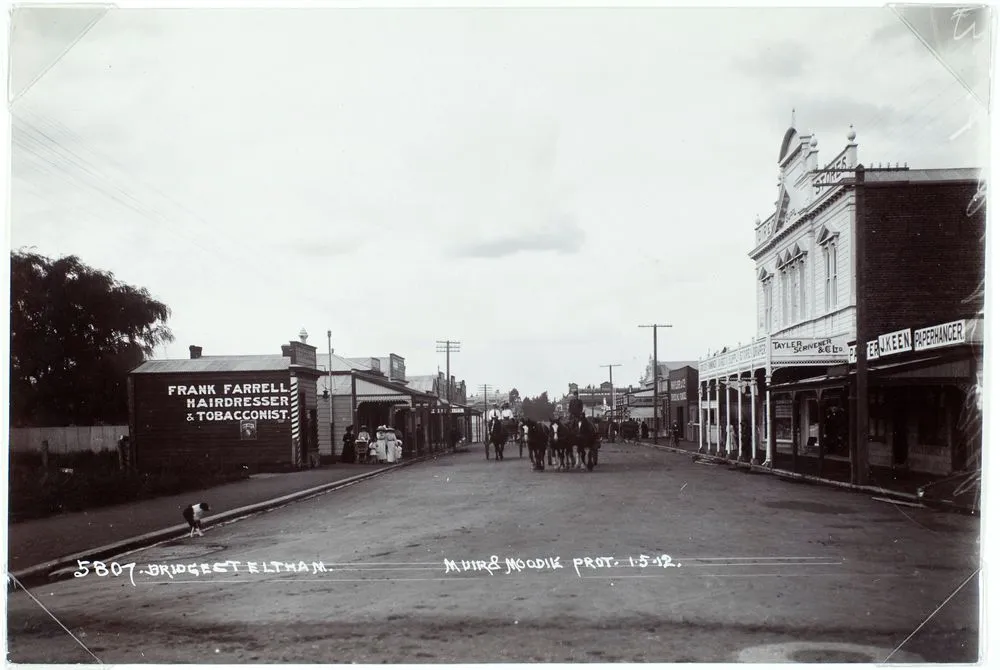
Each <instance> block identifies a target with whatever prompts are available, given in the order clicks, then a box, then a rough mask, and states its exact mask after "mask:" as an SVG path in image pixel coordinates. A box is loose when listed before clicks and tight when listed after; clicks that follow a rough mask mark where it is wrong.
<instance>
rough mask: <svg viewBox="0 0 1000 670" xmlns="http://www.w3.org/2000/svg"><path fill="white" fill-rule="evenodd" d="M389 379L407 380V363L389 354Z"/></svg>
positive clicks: (399, 357)
mask: <svg viewBox="0 0 1000 670" xmlns="http://www.w3.org/2000/svg"><path fill="white" fill-rule="evenodd" d="M389 379H394V380H395V379H399V380H405V379H406V363H405V362H404V360H403V358H402V357H401V356H397V355H396V354H389Z"/></svg>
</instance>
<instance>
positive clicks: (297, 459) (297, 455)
mask: <svg viewBox="0 0 1000 670" xmlns="http://www.w3.org/2000/svg"><path fill="white" fill-rule="evenodd" d="M289 393H290V394H291V395H292V402H291V405H292V461H293V462H294V463H295V467H297V468H298V467H302V450H301V449H299V379H298V377H292V389H291V390H290V391H289Z"/></svg>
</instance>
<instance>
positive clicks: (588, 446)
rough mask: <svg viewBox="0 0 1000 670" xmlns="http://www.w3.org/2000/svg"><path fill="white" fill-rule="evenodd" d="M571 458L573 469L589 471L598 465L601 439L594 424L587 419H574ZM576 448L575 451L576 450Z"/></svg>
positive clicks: (571, 430) (571, 427) (571, 423)
mask: <svg viewBox="0 0 1000 670" xmlns="http://www.w3.org/2000/svg"><path fill="white" fill-rule="evenodd" d="M569 428H570V429H569V431H568V433H569V435H568V438H569V442H570V447H569V450H570V458H571V460H572V467H574V468H578V469H581V470H582V469H583V468H587V470H588V471H591V470H593V469H594V466H595V465H597V451H598V449H599V448H600V445H601V438H600V435H599V434H598V432H597V430H596V429H595V428H594V424H592V423H591V422H590V421H588V420H587V417H579V418H574V419H573V420H572V421H571V422H570V426H569ZM574 447H575V449H574Z"/></svg>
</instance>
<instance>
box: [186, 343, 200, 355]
mask: <svg viewBox="0 0 1000 670" xmlns="http://www.w3.org/2000/svg"><path fill="white" fill-rule="evenodd" d="M188 351H190V352H191V358H201V347H196V346H194V345H193V344H192V345H191V346H190V347H188Z"/></svg>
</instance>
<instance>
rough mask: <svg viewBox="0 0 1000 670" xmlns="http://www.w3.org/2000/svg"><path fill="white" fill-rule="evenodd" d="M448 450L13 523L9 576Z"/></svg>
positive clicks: (35, 575) (154, 538)
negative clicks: (196, 516) (203, 512)
mask: <svg viewBox="0 0 1000 670" xmlns="http://www.w3.org/2000/svg"><path fill="white" fill-rule="evenodd" d="M446 455H447V452H442V453H437V454H430V455H424V456H419V457H416V458H409V459H406V460H404V461H402V462H400V463H394V464H391V465H356V464H348V463H338V464H334V465H327V466H322V467H319V468H314V469H311V470H302V471H298V472H288V473H274V474H259V475H253V476H251V477H250V478H249V479H247V480H244V481H239V482H232V483H228V484H222V485H219V486H214V487H211V488H209V489H203V490H200V491H188V492H186V493H181V494H177V495H171V496H162V497H158V498H150V499H147V500H137V501H134V502H130V503H126V504H123V505H114V506H110V507H100V508H95V509H91V510H86V511H82V512H71V513H66V514H59V515H56V516H52V517H47V518H44V519H34V520H30V521H22V522H19V523H15V524H9V525H8V533H7V558H8V561H7V572H8V574H10V573H13V576H14V577H16V578H17V579H18V580H19V581H21V582H22V583H28V582H32V583H37V582H39V581H41V582H44V581H47V580H48V578H49V575H50V574H51V573H53V572H56V571H59V570H63V569H65V568H66V567H68V566H73V567H75V566H76V561H77V559H78V558H79V559H84V560H101V559H102V558H108V557H111V556H115V555H118V554H121V553H123V552H126V551H131V550H133V549H137V548H140V547H144V546H148V545H151V544H155V543H157V542H162V541H164V540H168V539H171V538H173V537H179V536H181V535H182V534H185V533H187V532H188V527H187V524H186V523H185V522H184V520H183V518H182V517H181V511H182V510H183V509H184V508H185V507H187V506H188V505H192V504H194V503H197V502H207V503H208V504H209V505H211V507H212V511H211V514H210V515H209V516H208V517H206V519H205V520H203V521H202V525H203V527H208V526H212V525H216V524H219V523H223V522H226V521H231V520H233V519H237V518H240V517H243V516H247V515H249V514H254V513H258V512H263V511H266V510H268V509H272V508H274V507H280V506H282V505H285V504H288V503H289V502H294V501H295V500H301V499H303V498H307V497H311V496H315V495H319V494H321V493H325V492H327V491H331V490H334V489H337V488H341V487H343V486H349V485H351V484H352V483H355V482H358V481H363V480H365V479H369V478H371V477H375V476H378V475H380V474H382V473H386V472H391V471H392V470H395V469H397V468H401V467H406V466H408V465H412V464H414V463H419V462H422V461H425V460H429V459H433V458H438V457H443V456H446Z"/></svg>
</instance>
